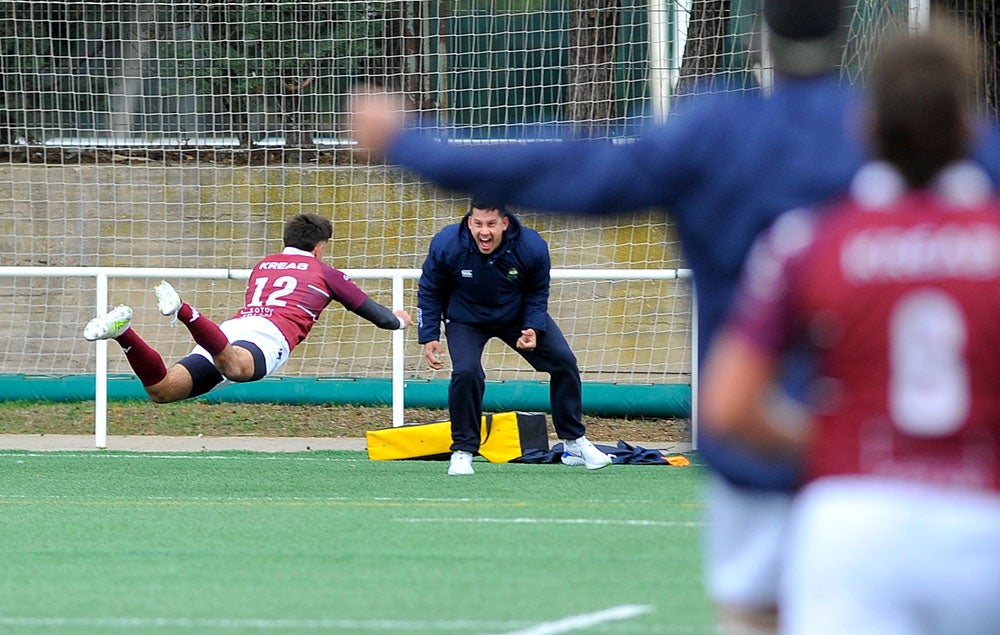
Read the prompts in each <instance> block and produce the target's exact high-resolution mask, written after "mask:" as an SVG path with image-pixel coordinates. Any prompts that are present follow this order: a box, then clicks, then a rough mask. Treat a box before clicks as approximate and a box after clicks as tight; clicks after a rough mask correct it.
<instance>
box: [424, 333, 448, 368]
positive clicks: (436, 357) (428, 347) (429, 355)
mask: <svg viewBox="0 0 1000 635" xmlns="http://www.w3.org/2000/svg"><path fill="white" fill-rule="evenodd" d="M443 354H444V349H443V348H442V347H441V342H439V341H438V340H434V341H433V342H427V343H426V344H424V359H426V360H427V365H428V366H430V367H431V368H433V369H434V370H441V369H442V368H444V362H443V361H441V356H442V355H443Z"/></svg>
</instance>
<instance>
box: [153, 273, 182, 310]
mask: <svg viewBox="0 0 1000 635" xmlns="http://www.w3.org/2000/svg"><path fill="white" fill-rule="evenodd" d="M153 292H154V293H156V303H157V304H158V305H159V307H160V315H176V314H177V311H178V310H180V308H181V296H180V294H178V293H177V292H176V291H174V288H173V287H172V286H170V283H169V282H167V281H166V280H161V281H160V284H158V285H156V287H154V288H153Z"/></svg>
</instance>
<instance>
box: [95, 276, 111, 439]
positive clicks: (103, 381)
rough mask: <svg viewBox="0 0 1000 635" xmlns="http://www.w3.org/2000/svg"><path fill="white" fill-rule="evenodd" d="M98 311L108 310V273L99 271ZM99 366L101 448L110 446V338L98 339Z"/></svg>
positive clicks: (97, 424)
mask: <svg viewBox="0 0 1000 635" xmlns="http://www.w3.org/2000/svg"><path fill="white" fill-rule="evenodd" d="M96 307H97V311H96V312H95V313H94V315H103V314H104V313H107V311H108V274H107V273H105V272H104V271H98V272H97V298H96ZM96 363H97V368H95V369H94V444H95V445H96V446H97V447H98V448H101V449H104V448H107V447H108V340H98V341H97V360H96Z"/></svg>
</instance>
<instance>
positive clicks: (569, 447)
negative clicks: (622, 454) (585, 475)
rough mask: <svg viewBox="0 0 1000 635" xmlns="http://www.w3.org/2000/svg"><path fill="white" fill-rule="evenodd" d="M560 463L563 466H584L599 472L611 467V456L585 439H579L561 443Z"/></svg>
mask: <svg viewBox="0 0 1000 635" xmlns="http://www.w3.org/2000/svg"><path fill="white" fill-rule="evenodd" d="M562 462H563V464H564V465H586V466H587V469H588V470H599V469H601V468H602V467H604V466H605V465H611V455H609V454H605V453H604V452H601V451H600V450H598V449H597V448H596V447H595V446H594V444H593V443H591V442H590V441H589V440H588V439H587V437H580V438H579V439H574V440H573V441H566V440H564V441H563V455H562Z"/></svg>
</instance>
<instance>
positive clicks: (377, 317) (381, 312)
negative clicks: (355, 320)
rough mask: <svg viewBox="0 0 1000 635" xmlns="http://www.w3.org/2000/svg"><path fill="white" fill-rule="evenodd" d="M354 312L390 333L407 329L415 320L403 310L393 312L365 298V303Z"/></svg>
mask: <svg viewBox="0 0 1000 635" xmlns="http://www.w3.org/2000/svg"><path fill="white" fill-rule="evenodd" d="M353 312H354V313H356V314H357V315H359V316H361V317H363V318H364V319H366V320H368V321H369V322H371V323H372V324H374V325H375V326H377V327H379V328H380V329H386V330H389V331H395V330H398V329H405V328H406V327H408V326H410V325H412V324H413V319H412V318H411V317H410V314H409V313H407V312H406V311H404V310H403V309H396V310H395V311H393V310H392V309H390V308H389V307H387V306H383V305H381V304H379V303H378V302H376V301H375V300H372V299H371V298H365V301H364V302H363V303H362V304H361V306H359V307H358V308H357V309H353Z"/></svg>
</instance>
